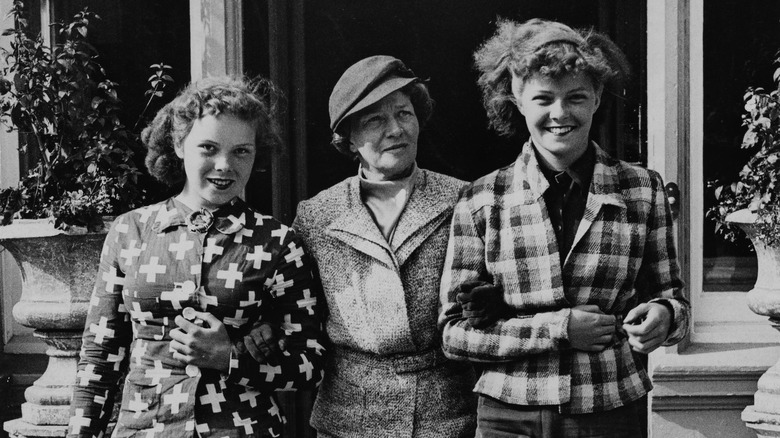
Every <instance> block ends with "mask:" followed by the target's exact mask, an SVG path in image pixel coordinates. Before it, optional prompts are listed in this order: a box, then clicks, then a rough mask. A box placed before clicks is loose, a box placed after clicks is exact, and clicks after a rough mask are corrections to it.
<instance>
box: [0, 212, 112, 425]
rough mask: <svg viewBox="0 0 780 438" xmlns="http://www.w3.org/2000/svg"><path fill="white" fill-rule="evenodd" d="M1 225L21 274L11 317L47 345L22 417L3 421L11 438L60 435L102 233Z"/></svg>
mask: <svg viewBox="0 0 780 438" xmlns="http://www.w3.org/2000/svg"><path fill="white" fill-rule="evenodd" d="M19 222H20V223H17V222H15V223H14V224H12V225H8V226H5V227H0V245H2V246H3V247H5V249H6V250H7V251H8V252H9V253H10V254H11V255H12V256H13V258H14V259H15V260H16V262H17V264H18V265H19V268H20V269H21V273H22V295H21V299H20V301H19V302H18V303H17V304H16V305H15V306H14V308H13V315H14V318H15V319H16V320H17V321H18V322H19V323H20V324H22V325H24V326H27V327H32V328H34V329H35V332H34V334H35V336H36V337H39V338H41V339H43V341H44V342H46V344H47V346H48V349H47V351H46V354H47V356H48V358H49V359H48V365H47V368H46V371H45V372H44V373H43V375H42V376H41V377H40V378H39V379H38V380H36V381H35V383H34V384H33V385H32V386H30V387H29V388H27V390H26V391H25V394H24V396H25V403H24V404H22V418H18V419H15V420H11V421H7V422H6V423H5V424H3V429H4V430H5V431H7V432H8V433H9V435H10V436H11V437H64V436H65V435H66V434H67V426H68V420H69V410H70V401H71V394H72V391H73V385H74V384H75V382H76V368H77V364H78V356H79V350H80V348H81V333H82V331H83V329H84V322H85V321H86V317H87V311H88V309H89V301H90V297H91V294H92V288H93V286H94V283H95V275H96V273H97V271H98V263H99V259H100V250H101V247H102V245H103V240H104V239H105V233H91V234H83V235H67V234H64V233H62V232H60V231H57V230H54V229H53V228H52V227H51V225H50V224H48V223H46V221H19Z"/></svg>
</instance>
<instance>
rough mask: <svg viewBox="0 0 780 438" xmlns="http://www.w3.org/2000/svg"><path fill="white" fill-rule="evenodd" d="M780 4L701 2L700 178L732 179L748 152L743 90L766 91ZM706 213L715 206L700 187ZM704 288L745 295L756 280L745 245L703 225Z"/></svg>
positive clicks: (779, 29) (770, 0)
mask: <svg viewBox="0 0 780 438" xmlns="http://www.w3.org/2000/svg"><path fill="white" fill-rule="evenodd" d="M778 17H780V3H778V2H777V1H774V0H762V1H750V2H745V1H739V0H725V1H719V2H704V163H703V164H704V178H705V183H706V181H711V180H715V179H717V180H719V181H721V182H731V181H734V180H735V179H736V177H737V175H738V173H739V171H740V169H741V168H742V167H743V166H744V164H745V163H746V162H747V159H748V157H749V155H750V152H748V151H744V150H742V149H741V148H740V145H741V142H742V136H743V135H744V132H745V131H744V128H743V127H742V113H743V112H744V103H743V98H742V96H743V95H744V94H745V90H746V89H747V88H748V87H750V86H752V87H765V88H768V89H771V88H772V87H773V83H772V73H773V72H774V69H775V66H773V64H772V62H773V60H774V59H775V53H776V52H777V50H778V49H780V23H779V22H778ZM704 190H705V196H704V200H705V201H704V202H705V210H707V209H709V208H710V207H711V206H713V205H714V203H715V195H714V191H713V189H711V188H707V187H706V184H705V189H704ZM704 259H705V262H704V279H703V280H704V290H705V291H721V290H725V291H737V290H741V291H747V290H750V288H751V287H752V285H753V283H754V282H755V278H756V271H757V268H756V260H755V255H754V253H753V252H752V246H751V244H750V242H749V241H748V240H747V239H746V238H744V237H743V236H740V239H739V240H738V241H737V242H734V243H731V242H726V241H724V240H723V239H722V238H721V237H720V236H717V235H715V223H714V222H713V221H711V220H709V219H705V222H704Z"/></svg>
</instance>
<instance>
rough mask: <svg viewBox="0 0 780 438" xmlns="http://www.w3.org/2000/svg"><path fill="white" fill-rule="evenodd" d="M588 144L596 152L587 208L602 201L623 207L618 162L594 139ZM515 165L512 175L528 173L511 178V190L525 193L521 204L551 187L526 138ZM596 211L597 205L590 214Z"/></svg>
mask: <svg viewBox="0 0 780 438" xmlns="http://www.w3.org/2000/svg"><path fill="white" fill-rule="evenodd" d="M591 147H592V148H593V149H594V151H595V164H594V166H593V175H592V177H591V184H590V191H589V195H588V196H589V198H588V209H590V207H593V208H596V207H600V206H601V205H603V204H610V205H615V206H618V207H622V208H625V207H626V203H625V201H624V198H623V195H622V194H621V187H620V176H619V175H618V162H617V161H616V160H614V159H613V158H611V157H610V156H609V155H607V153H606V152H604V151H603V150H602V149H601V148H600V147H599V146H598V145H597V144H596V143H595V142H591ZM514 167H515V169H514V171H515V175H518V176H519V175H527V177H526V178H525V179H523V178H519V177H516V178H515V181H514V191H515V192H516V193H526V196H524V197H523V198H522V200H521V203H522V204H533V203H536V202H539V198H541V197H542V195H543V194H544V192H545V191H546V190H547V189H548V188H549V187H550V183H549V182H548V181H547V178H545V177H544V174H543V173H542V168H541V167H540V165H539V161H538V160H537V159H536V154H535V153H534V149H533V145H532V144H531V140H528V141H527V142H526V143H525V145H523V150H522V152H520V156H518V157H517V160H516V161H515V163H514ZM591 200H593V201H591ZM597 211H598V209H597V208H596V210H595V211H593V213H596V212H597ZM586 216H587V211H586ZM594 217H595V216H594Z"/></svg>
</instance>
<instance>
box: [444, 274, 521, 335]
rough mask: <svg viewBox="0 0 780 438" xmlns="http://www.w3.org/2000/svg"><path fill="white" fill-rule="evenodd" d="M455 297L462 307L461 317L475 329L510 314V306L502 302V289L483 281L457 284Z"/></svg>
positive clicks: (507, 316) (486, 325)
mask: <svg viewBox="0 0 780 438" xmlns="http://www.w3.org/2000/svg"><path fill="white" fill-rule="evenodd" d="M455 299H456V300H457V301H458V304H460V306H461V308H462V309H463V317H464V318H466V320H468V322H469V324H470V325H471V326H472V327H474V328H476V329H483V328H487V327H490V326H491V325H493V324H495V323H496V321H498V320H499V319H504V318H509V317H511V316H512V308H511V307H509V305H508V304H506V303H505V302H504V291H503V290H502V289H501V287H500V286H495V285H493V284H490V283H486V282H484V281H466V282H464V283H462V284H460V285H459V286H458V290H457V295H456V296H455Z"/></svg>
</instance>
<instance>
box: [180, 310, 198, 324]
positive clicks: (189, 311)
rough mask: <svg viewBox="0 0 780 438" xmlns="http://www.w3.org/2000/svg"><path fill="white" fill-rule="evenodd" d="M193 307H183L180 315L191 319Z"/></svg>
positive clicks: (193, 314) (193, 316)
mask: <svg viewBox="0 0 780 438" xmlns="http://www.w3.org/2000/svg"><path fill="white" fill-rule="evenodd" d="M195 313H196V312H195V309H193V308H192V307H185V308H184V310H182V312H181V315H182V316H183V317H185V318H186V319H188V320H190V321H192V320H193V319H195Z"/></svg>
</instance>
